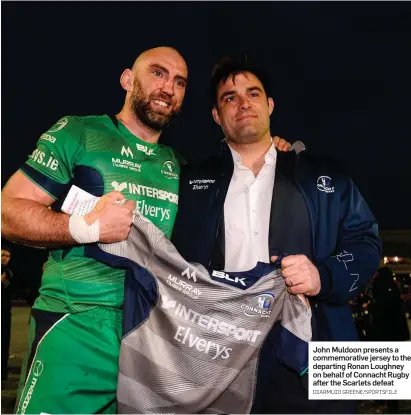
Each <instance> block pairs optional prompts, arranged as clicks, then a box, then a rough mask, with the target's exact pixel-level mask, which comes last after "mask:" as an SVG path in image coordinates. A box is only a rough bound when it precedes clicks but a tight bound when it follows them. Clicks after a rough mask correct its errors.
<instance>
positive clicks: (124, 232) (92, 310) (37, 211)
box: [2, 47, 187, 414]
mask: <svg viewBox="0 0 411 415" xmlns="http://www.w3.org/2000/svg"><path fill="white" fill-rule="evenodd" d="M120 83H121V85H122V87H123V88H124V89H125V90H126V92H127V94H126V98H125V103H124V107H123V109H122V110H121V112H120V113H119V114H118V115H117V116H115V117H114V116H113V117H110V116H108V115H103V116H87V117H73V116H66V117H63V118H62V119H60V120H59V121H58V122H57V123H56V124H55V125H53V126H52V127H51V128H50V129H49V130H48V131H46V132H45V133H44V134H43V135H42V136H41V137H40V139H39V140H38V143H37V148H36V149H35V150H34V152H33V154H32V155H31V156H30V158H29V160H28V161H27V162H26V163H25V164H24V165H23V166H22V167H21V169H20V170H19V171H17V172H16V173H15V174H14V175H13V176H12V177H11V179H10V180H9V182H8V183H7V185H6V186H5V188H4V190H3V192H2V199H3V203H2V233H3V235H4V236H5V237H6V238H8V239H10V240H12V241H16V242H21V243H24V244H26V245H33V246H41V247H46V248H49V249H50V256H49V259H48V262H47V263H46V265H45V269H44V274H43V279H42V285H41V288H40V295H39V297H38V298H37V300H36V302H35V304H34V306H33V311H32V316H31V323H30V334H29V350H28V353H27V356H26V359H25V361H24V363H23V368H22V376H21V381H20V388H19V393H18V397H17V403H16V412H17V413H22V414H23V413H40V412H45V413H115V411H116V404H115V403H116V386H117V375H118V355H119V346H120V340H121V325H122V305H123V281H124V271H123V270H121V269H115V268H111V267H108V266H106V265H104V264H103V263H100V262H97V261H95V260H93V259H91V258H86V257H85V256H84V244H87V243H94V242H104V243H111V242H118V241H122V240H124V239H126V238H127V236H128V233H129V231H130V227H131V223H132V213H133V210H134V209H135V207H137V208H138V209H139V210H140V212H141V213H142V215H144V216H145V217H146V218H148V219H149V220H151V221H152V222H153V223H154V224H155V225H156V226H157V227H158V228H159V229H161V230H162V231H163V232H164V233H165V234H166V235H167V236H168V237H169V236H170V235H171V232H172V229H173V225H174V220H175V216H176V213H177V203H178V184H179V174H180V167H179V163H178V160H177V157H176V155H175V153H174V152H173V150H172V149H171V148H169V147H167V146H164V145H161V144H158V139H159V137H160V134H161V131H162V129H163V128H164V127H165V126H166V125H167V124H168V123H169V122H170V121H171V119H172V118H174V116H175V115H176V114H178V112H179V111H180V109H181V105H182V102H183V99H184V94H185V90H186V85H187V66H186V63H185V61H184V59H183V58H182V56H181V55H180V54H179V53H178V52H177V51H176V50H175V49H173V48H169V47H160V48H155V49H151V50H148V51H145V52H144V53H142V54H141V55H140V56H139V57H138V58H137V60H136V61H135V63H134V65H133V67H132V69H131V70H130V69H127V70H125V71H124V72H123V74H122V75H121V78H120ZM73 184H74V185H77V186H78V187H80V188H81V189H83V190H85V191H87V192H89V193H91V194H93V195H95V196H102V198H101V199H100V201H99V202H98V204H97V206H96V207H95V208H94V210H93V211H92V212H91V213H89V214H87V215H86V216H74V215H72V216H70V215H67V214H65V213H62V212H61V210H60V208H61V205H62V202H63V201H64V199H65V197H66V195H67V192H68V190H69V189H70V187H71V186H72V185H73ZM124 199H126V200H127V201H126V202H125V203H123V204H119V203H117V202H118V201H121V200H123V201H124Z"/></svg>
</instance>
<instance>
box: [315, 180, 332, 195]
mask: <svg viewBox="0 0 411 415" xmlns="http://www.w3.org/2000/svg"><path fill="white" fill-rule="evenodd" d="M317 189H318V190H320V191H321V192H325V193H334V192H335V189H334V186H331V177H329V176H320V177H319V178H318V179H317Z"/></svg>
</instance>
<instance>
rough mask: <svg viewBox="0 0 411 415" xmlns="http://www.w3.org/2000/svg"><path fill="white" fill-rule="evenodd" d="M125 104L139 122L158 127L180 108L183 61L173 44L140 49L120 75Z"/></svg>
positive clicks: (183, 89)
mask: <svg viewBox="0 0 411 415" xmlns="http://www.w3.org/2000/svg"><path fill="white" fill-rule="evenodd" d="M121 85H122V86H123V88H124V89H125V90H126V91H127V97H126V107H127V108H129V110H131V112H132V114H133V115H135V116H136V117H137V118H138V119H139V120H140V121H141V122H143V124H145V125H146V126H148V127H149V128H151V129H153V130H155V131H161V130H162V129H163V128H164V127H165V126H166V125H167V124H168V123H170V121H171V120H172V119H173V118H174V117H175V116H176V115H177V114H178V113H179V112H180V110H181V106H182V104H183V99H184V95H185V90H186V86H187V65H186V62H185V60H184V58H183V57H182V56H181V54H180V53H179V52H178V51H177V50H176V49H174V48H171V47H168V46H161V47H157V48H153V49H149V50H146V51H144V52H143V53H141V54H140V55H139V56H138V57H137V59H136V61H135V62H134V65H133V67H132V69H131V70H130V69H126V70H125V71H124V72H123V75H122V76H121Z"/></svg>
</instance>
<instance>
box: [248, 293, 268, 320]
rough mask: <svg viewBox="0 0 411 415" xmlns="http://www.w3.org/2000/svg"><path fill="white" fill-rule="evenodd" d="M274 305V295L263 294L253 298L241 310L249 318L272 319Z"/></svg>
mask: <svg viewBox="0 0 411 415" xmlns="http://www.w3.org/2000/svg"><path fill="white" fill-rule="evenodd" d="M273 305H274V294H273V293H262V294H258V295H256V296H254V297H252V298H251V299H250V300H249V302H248V303H247V304H241V309H242V310H244V314H245V315H246V316H248V317H270V315H271V312H272V308H273Z"/></svg>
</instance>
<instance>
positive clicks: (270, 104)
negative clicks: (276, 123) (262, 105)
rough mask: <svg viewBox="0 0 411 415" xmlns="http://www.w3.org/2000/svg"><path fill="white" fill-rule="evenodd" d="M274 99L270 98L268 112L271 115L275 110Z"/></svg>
mask: <svg viewBox="0 0 411 415" xmlns="http://www.w3.org/2000/svg"><path fill="white" fill-rule="evenodd" d="M274 106H275V105H274V100H273V99H272V98H268V113H269V115H271V114H272V113H273V111H274Z"/></svg>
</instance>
